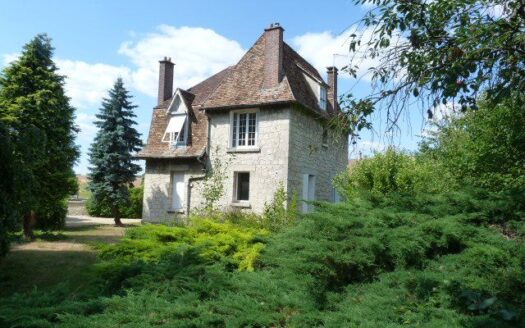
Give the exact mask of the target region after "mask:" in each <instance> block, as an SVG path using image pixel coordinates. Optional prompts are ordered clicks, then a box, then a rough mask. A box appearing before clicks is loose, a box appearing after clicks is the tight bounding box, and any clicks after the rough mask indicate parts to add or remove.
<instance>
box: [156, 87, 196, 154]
mask: <svg viewBox="0 0 525 328" xmlns="http://www.w3.org/2000/svg"><path fill="white" fill-rule="evenodd" d="M166 114H167V115H168V117H169V121H168V126H167V127H166V131H165V132H164V135H163V136H162V142H167V143H169V144H170V145H171V147H173V148H176V147H184V146H186V145H187V144H188V134H189V127H190V121H189V120H188V105H187V104H186V101H184V99H183V98H182V95H181V92H180V90H179V89H177V91H176V92H175V95H174V96H173V100H172V102H171V104H170V105H169V107H168V110H167V113H166Z"/></svg>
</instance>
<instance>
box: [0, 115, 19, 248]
mask: <svg viewBox="0 0 525 328" xmlns="http://www.w3.org/2000/svg"><path fill="white" fill-rule="evenodd" d="M12 151H13V150H12V144H11V138H10V136H9V133H8V130H7V128H6V126H5V125H4V124H3V123H2V121H0V159H1V160H0V256H2V255H4V254H5V253H6V251H7V247H8V239H7V234H8V233H9V232H10V231H13V230H14V227H15V226H16V204H15V202H14V199H13V195H14V191H15V188H14V165H13V158H12Z"/></svg>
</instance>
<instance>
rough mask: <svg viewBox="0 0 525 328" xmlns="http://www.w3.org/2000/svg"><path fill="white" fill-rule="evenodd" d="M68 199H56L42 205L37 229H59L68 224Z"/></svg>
mask: <svg viewBox="0 0 525 328" xmlns="http://www.w3.org/2000/svg"><path fill="white" fill-rule="evenodd" d="M66 216H67V200H62V201H55V202H53V203H47V204H43V205H41V206H40V208H39V210H38V212H37V218H38V219H37V225H36V228H37V229H42V230H59V229H63V228H64V227H65V225H66Z"/></svg>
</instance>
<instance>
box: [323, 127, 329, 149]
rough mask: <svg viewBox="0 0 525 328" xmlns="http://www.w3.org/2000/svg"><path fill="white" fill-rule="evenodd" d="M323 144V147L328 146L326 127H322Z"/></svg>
mask: <svg viewBox="0 0 525 328" xmlns="http://www.w3.org/2000/svg"><path fill="white" fill-rule="evenodd" d="M322 142H323V146H324V147H328V130H327V129H323V140H322Z"/></svg>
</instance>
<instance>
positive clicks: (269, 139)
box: [143, 108, 348, 222]
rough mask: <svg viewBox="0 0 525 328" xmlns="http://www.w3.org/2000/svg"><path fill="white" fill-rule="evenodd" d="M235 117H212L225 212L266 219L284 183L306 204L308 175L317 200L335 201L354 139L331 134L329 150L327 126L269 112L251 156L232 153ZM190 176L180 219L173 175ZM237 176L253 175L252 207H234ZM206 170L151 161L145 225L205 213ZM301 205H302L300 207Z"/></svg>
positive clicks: (305, 116) (295, 112) (286, 112)
mask: <svg viewBox="0 0 525 328" xmlns="http://www.w3.org/2000/svg"><path fill="white" fill-rule="evenodd" d="M230 115H231V114H230V112H226V111H224V112H210V113H209V117H210V150H209V159H208V166H209V165H210V163H213V161H214V159H215V157H216V156H218V157H219V158H220V159H221V162H222V163H223V164H224V165H225V166H226V173H225V174H224V177H223V183H224V188H225V193H224V196H223V197H222V198H221V199H220V200H219V202H218V206H219V208H220V209H221V210H224V211H229V210H242V211H253V212H255V213H259V214H260V213H262V212H263V210H264V205H265V203H267V202H271V201H272V198H273V195H274V193H275V191H276V190H277V188H278V187H279V185H280V184H281V183H282V185H283V187H284V188H285V190H287V192H288V194H289V195H290V197H291V195H292V194H293V193H296V194H297V198H298V200H301V199H302V196H303V194H302V191H303V183H304V182H303V179H304V176H305V174H306V175H308V174H310V175H314V176H315V180H316V182H315V187H316V188H315V199H317V200H327V201H333V200H334V189H333V186H332V179H333V178H334V177H335V175H336V174H337V173H339V172H341V171H343V170H345V169H346V167H347V164H348V138H347V136H342V135H339V136H336V135H335V134H334V132H333V131H329V132H328V140H327V143H326V144H323V130H324V129H325V127H324V125H323V124H324V123H323V121H321V120H320V119H318V118H316V117H315V116H314V115H312V114H310V113H308V112H305V111H304V110H302V109H300V108H292V109H290V108H268V109H259V110H258V114H257V117H258V140H257V147H256V148H255V149H250V150H249V151H240V150H235V149H232V148H231V147H230V142H231V141H230V134H231V132H230V120H231V117H230ZM173 172H184V183H185V189H184V190H185V192H184V197H183V199H184V206H183V207H184V210H183V211H179V212H177V213H175V212H173V211H172V209H171V203H172V202H171V200H172V190H171V189H172V182H171V180H172V174H173ZM235 172H249V173H250V197H249V198H250V200H249V202H248V203H238V202H235V201H234V176H235ZM203 175H204V172H203V170H202V165H201V164H200V163H198V162H196V161H195V160H194V161H193V162H191V161H186V162H184V161H183V160H181V159H176V160H173V159H172V160H148V161H147V163H146V174H145V179H144V210H143V220H144V221H150V222H159V221H166V220H173V219H181V218H183V217H185V216H186V215H187V214H188V206H187V205H188V203H187V201H188V192H189V196H190V208H189V209H190V212H192V211H194V210H195V209H197V208H201V206H202V204H203V201H204V200H203V199H202V187H203V184H202V180H195V181H193V182H192V183H191V184H190V186H189V188H188V184H189V182H190V178H195V177H202V176H203ZM299 205H300V204H299Z"/></svg>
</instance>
